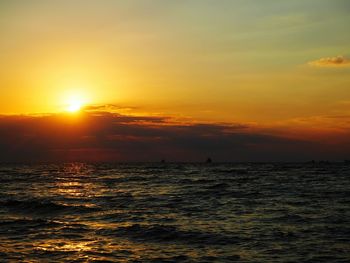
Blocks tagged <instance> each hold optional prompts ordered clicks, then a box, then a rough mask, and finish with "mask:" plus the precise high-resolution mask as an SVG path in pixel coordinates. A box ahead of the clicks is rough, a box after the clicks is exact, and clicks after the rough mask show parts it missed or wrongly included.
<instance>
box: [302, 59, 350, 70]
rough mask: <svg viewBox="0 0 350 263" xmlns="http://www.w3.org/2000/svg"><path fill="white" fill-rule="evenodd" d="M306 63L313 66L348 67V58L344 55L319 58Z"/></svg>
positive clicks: (349, 60) (349, 63)
mask: <svg viewBox="0 0 350 263" xmlns="http://www.w3.org/2000/svg"><path fill="white" fill-rule="evenodd" d="M308 64H309V65H310V66H314V67H349V66H350V59H349V58H346V57H344V56H337V57H329V58H320V59H318V60H315V61H311V62H309V63H308Z"/></svg>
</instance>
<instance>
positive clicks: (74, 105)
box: [67, 101, 83, 112]
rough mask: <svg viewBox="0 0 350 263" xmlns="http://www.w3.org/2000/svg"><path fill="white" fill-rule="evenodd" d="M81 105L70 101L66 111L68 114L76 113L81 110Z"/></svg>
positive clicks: (78, 102)
mask: <svg viewBox="0 0 350 263" xmlns="http://www.w3.org/2000/svg"><path fill="white" fill-rule="evenodd" d="M82 106H83V104H82V103H81V102H80V101H72V102H70V103H69V105H68V107H67V111H69V112H77V111H79V110H80V109H81V107H82Z"/></svg>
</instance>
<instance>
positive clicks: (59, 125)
mask: <svg viewBox="0 0 350 263" xmlns="http://www.w3.org/2000/svg"><path fill="white" fill-rule="evenodd" d="M326 150H327V151H325V152H326V153H327V154H330V151H329V149H326ZM322 152H323V151H320V145H317V144H315V143H314V142H309V141H305V140H296V139H289V138H285V137H283V136H279V135H271V134H264V133H263V132H260V131H256V130H254V129H252V128H251V127H250V126H248V125H245V124H222V123H205V124H203V123H179V122H175V121H174V120H172V119H171V118H168V117H154V116H127V115H122V114H117V113H111V112H102V111H86V112H82V113H81V114H80V115H69V114H56V115H49V116H0V162H14V161H15V162H29V161H30V162H42V161H49V162H57V161H61V162H64V161H159V160H161V159H166V160H167V161H203V160H205V159H206V158H208V157H211V158H212V159H213V160H215V161H295V160H307V159H313V158H315V159H317V157H319V156H318V154H319V153H322ZM320 158H321V157H320Z"/></svg>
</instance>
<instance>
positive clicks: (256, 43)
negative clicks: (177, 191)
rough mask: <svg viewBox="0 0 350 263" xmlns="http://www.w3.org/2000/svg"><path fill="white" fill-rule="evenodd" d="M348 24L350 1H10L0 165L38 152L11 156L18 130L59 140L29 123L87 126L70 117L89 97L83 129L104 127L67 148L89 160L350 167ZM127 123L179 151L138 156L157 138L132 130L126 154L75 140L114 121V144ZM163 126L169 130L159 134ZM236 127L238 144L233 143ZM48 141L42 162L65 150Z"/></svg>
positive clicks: (5, 19) (2, 22)
mask: <svg viewBox="0 0 350 263" xmlns="http://www.w3.org/2000/svg"><path fill="white" fill-rule="evenodd" d="M349 24H350V2H349V1H348V0H306V1H305V0H293V1H280V0H264V1H261V0H215V1H214V0H188V1H183V0H177V1H175V0H173V1H171V0H130V1H117V0H116V1H112V0H84V1H82V0H70V1H68V0H60V1H55V0H50V1H43V0H26V1H24V0H11V1H10V0H2V1H0V34H1V41H0V61H1V63H0V95H1V96H0V115H1V118H0V133H2V134H5V135H3V136H2V138H0V149H2V152H3V154H2V155H1V156H2V157H1V156H0V159H1V158H5V156H7V155H6V154H5V153H4V152H8V151H10V152H13V157H11V158H12V159H16V156H17V155H16V153H18V149H22V148H26V149H27V151H29V152H30V153H28V154H27V155H26V154H25V152H23V154H24V155H23V156H22V157H21V159H23V160H25V159H26V158H28V156H29V155H30V156H36V155H35V154H33V153H32V152H31V150H32V151H33V152H35V151H34V149H38V148H40V147H38V145H35V144H33V140H32V139H30V140H29V139H28V141H29V142H30V144H27V143H23V145H22V146H18V147H19V148H18V147H17V148H14V150H13V149H12V148H11V147H13V144H11V145H8V143H7V142H8V141H9V140H8V138H9V136H10V134H8V133H7V132H8V130H11V131H16V132H17V133H18V134H11V136H13V140H14V142H15V141H17V142H18V138H22V139H23V138H25V136H27V135H28V134H27V133H29V134H30V136H34V135H33V134H36V135H35V136H39V137H38V138H42V137H45V136H49V137H50V134H44V135H43V134H41V135H38V133H40V132H38V131H37V130H36V131H35V132H34V131H33V130H31V129H34V130H35V128H31V127H33V125H34V127H37V126H36V125H41V126H40V127H46V131H47V130H50V129H48V128H49V127H53V126H55V127H56V125H57V122H58V123H60V125H63V124H62V123H61V122H60V121H61V120H62V119H66V121H68V122H71V120H70V119H72V118H73V119H75V120H76V118H79V116H77V115H79V114H78V113H75V114H73V115H75V116H67V112H66V111H67V108H69V107H71V106H70V105H71V104H72V102H73V103H74V102H76V103H77V101H78V102H79V104H84V109H85V110H84V112H83V110H81V113H80V118H81V119H82V120H80V121H84V123H85V122H86V121H90V122H91V124H90V125H89V127H91V126H92V125H93V123H95V122H97V123H102V124H101V125H102V126H101V127H98V129H97V128H96V129H93V130H91V129H90V128H89V129H86V130H84V132H83V131H82V130H81V129H80V128H81V127H80V126H79V125H82V124H77V122H76V121H74V123H76V124H75V128H74V129H73V130H74V131H76V132H77V130H79V131H80V132H81V133H78V134H77V133H75V135H76V136H78V135H79V136H78V137H76V138H75V137H74V138H75V140H73V139H72V138H70V140H73V141H74V143H72V144H74V149H73V148H72V149H70V148H69V147H68V146H67V147H66V148H65V151H70V150H71V151H74V152H83V153H82V154H80V155H79V158H82V159H84V156H87V153H86V152H85V150H86V149H89V150H88V151H90V152H91V151H92V152H94V154H92V155H94V156H97V155H99V156H100V158H97V159H103V157H102V156H108V158H107V157H106V158H107V159H113V158H117V159H120V160H129V159H133V160H138V159H139V160H141V159H142V160H148V159H147V158H149V159H157V158H163V157H162V156H169V157H168V158H169V159H174V160H175V159H176V160H180V159H181V158H180V156H184V157H183V159H186V158H187V159H191V158H192V159H196V158H198V159H200V158H205V157H204V156H206V155H208V154H209V153H212V155H213V151H214V152H216V153H217V159H220V160H224V159H225V160H238V159H240V160H241V159H242V160H249V159H251V160H266V159H271V160H275V159H279V160H280V159H283V160H294V159H295V160H297V159H298V160H299V159H309V158H312V157H313V156H316V157H317V158H327V159H342V158H343V159H344V158H345V159H346V158H349V156H350V139H349V138H350V134H349V128H350V91H349V87H350V51H349V47H350V34H349V33H348V31H349V30H348V25H349ZM111 114H112V115H113V116H114V117H113V118H111ZM68 115H69V114H68ZM71 115H72V114H71ZM19 116H22V117H19ZM57 116H59V117H57ZM87 116H88V117H87ZM57 118H58V119H59V120H60V121H58V120H57ZM118 118H119V119H120V118H122V119H123V118H131V119H132V124H133V125H134V124H135V125H136V126H137V127H134V128H135V129H136V128H139V126H142V127H143V128H144V129H146V131H145V133H147V134H152V136H151V135H149V136H151V138H152V140H156V139H157V138H158V139H159V138H163V139H167V140H170V141H172V142H171V143H169V144H165V143H164V142H162V143H161V144H162V145H163V146H162V147H163V148H162V149H161V150H160V149H159V151H158V152H154V153H153V154H148V155H147V154H146V155H144V153H145V152H147V150H146V149H148V148H147V147H146V146H145V147H146V148H144V150H143V151H141V152H140V153H139V154H138V155H137V154H135V156H136V157H135V156H134V157H131V156H132V154H131V152H133V153H135V150H134V151H132V150H131V149H136V148H138V147H137V146H140V144H139V143H140V141H142V143H145V141H143V140H142V139H145V138H143V137H142V136H141V135H138V136H139V137H137V136H136V137H137V138H135V135H133V132H136V131H134V130H133V132H131V130H130V134H124V135H123V136H124V137H123V138H124V139H125V138H126V137H128V136H129V137H128V138H129V139H130V138H133V143H132V146H130V145H126V146H125V147H126V148H127V149H128V150H125V149H124V150H125V151H124V153H123V154H122V153H121V150H120V149H117V148H118V147H119V148H120V146H117V145H116V146H115V147H113V150H111V149H107V148H106V146H105V145H106V144H107V142H106V141H103V138H102V139H101V138H100V139H101V140H99V141H98V142H97V141H94V143H91V145H90V144H83V145H82V144H81V143H78V142H77V141H78V140H80V139H81V138H82V137H84V136H85V137H86V136H90V137H94V138H97V137H98V135H97V134H96V132H97V130H99V132H102V131H104V130H103V127H106V126H107V127H112V126H113V125H117V127H114V126H113V127H114V128H111V130H108V129H107V128H106V129H107V130H108V132H107V130H106V131H104V132H106V133H108V136H109V137H108V136H107V137H108V138H110V136H112V137H113V136H121V134H119V131H118V132H115V131H116V130H118V127H119V126H118V125H121V124H120V122H119V119H118ZM134 118H136V119H137V118H140V120H139V119H138V120H137V121H136V123H135V120H134ZM144 118H146V119H147V118H151V120H152V121H149V120H148V119H147V120H145V119H144ZM152 118H156V120H153V119H152ZM106 119H107V120H108V122H110V123H108V124H107V123H105V121H106ZM116 119H118V121H117V123H118V124H116ZM10 120H11V121H10ZM85 124H86V123H85ZM122 124H123V125H126V126H128V127H129V125H131V123H130V120H129V119H128V121H127V122H126V123H122ZM11 125H15V126H16V125H17V126H16V127H18V126H21V127H22V130H20V131H19V130H18V129H17V128H14V126H11ZM77 125H78V126H77ZM10 127H12V128H10ZM59 127H62V129H64V128H63V127H65V126H64V125H63V126H58V127H57V129H60V128H59ZM154 127H157V129H161V130H162V131H163V129H165V128H166V131H163V132H164V133H161V134H154V133H151V132H150V130H149V129H151V131H153V129H154ZM179 127H182V128H181V129H180V130H181V132H179ZM185 127H186V129H188V130H186V129H185ZM208 127H210V132H209V131H208V130H207V129H208ZM232 127H234V128H232ZM28 129H29V130H30V131H29V130H28ZM101 129H102V130H101ZM168 129H171V134H173V135H174V136H172V135H170V134H169V133H168V132H169V131H168ZM183 129H185V130H186V132H185V131H183ZM192 129H193V130H192ZM24 130H25V131H26V132H27V133H26V134H25V135H23V131H24ZM227 130H230V132H229V133H230V134H231V135H230V136H233V137H234V138H231V137H230V139H229V140H230V143H226V144H225V143H224V140H222V141H220V140H219V139H220V138H223V137H225V136H226V135H227ZM112 131H113V132H112ZM71 132H73V131H71ZM193 132H194V134H195V135H193ZM6 134H7V135H6ZM175 134H176V135H177V136H180V135H181V134H182V135H181V136H183V137H184V138H186V140H185V141H189V142H191V143H189V145H192V143H193V147H191V149H187V148H186V147H182V146H181V145H182V144H183V143H184V142H183V141H181V140H178V138H177V137H176V136H175ZM190 134H191V136H194V137H191V136H190ZM223 134H225V136H223ZM243 135H244V136H243ZM28 136H29V135H28ZM30 136H29V137H30ZM40 136H41V137H40ZM125 136H126V137H125ZM130 136H131V137H130ZM206 136H207V137H210V136H214V137H215V138H217V140H219V141H220V142H217V143H213V141H211V142H209V139H208V138H207V137H206ZM236 136H238V137H236ZM239 136H243V137H244V138H243V137H239ZM29 137H28V138H29ZM68 137H70V135H69V134H66V135H62V138H61V139H62V140H63V139H64V140H68ZM102 137H103V136H102ZM141 137H142V138H141ZM202 137H203V138H202ZM30 138H31V137H30ZM113 138H114V137H113ZM118 138H120V137H118ZM184 138H183V139H184ZM198 138H202V140H200V141H198V142H196V139H198ZM237 138H241V139H237ZM257 138H259V139H257ZM272 138H273V139H272ZM211 139H212V138H211ZM47 140H48V141H50V142H51V141H53V140H57V138H53V137H52V138H51V137H50V138H48V139H47ZM135 140H136V141H137V142H136V141H135ZM34 141H35V140H34ZM214 141H215V140H214ZM238 141H239V143H238ZM71 142H72V141H71ZM257 142H258V144H259V147H258V148H259V150H257V148H256V147H257V146H256V143H257ZM148 143H149V144H147V145H151V143H150V142H148ZM221 143H223V145H230V147H229V149H226V150H225V149H223V148H225V147H218V146H217V145H221ZM154 144H157V143H156V142H154ZM238 144H239V145H238ZM260 144H263V145H264V146H262V145H260ZM310 144H312V145H313V146H312V147H311V146H310ZM1 145H2V146H1ZM48 145H51V144H50V143H48V142H47V145H45V147H44V148H45V149H46V150H45V151H46V152H45V151H44V153H43V151H40V152H41V153H42V154H41V155H40V154H39V153H38V154H39V155H38V157H37V158H38V159H40V158H44V156H51V155H48V154H47V152H50V153H52V152H55V153H57V152H59V151H60V149H58V148H57V145H51V146H50V147H48ZM194 145H197V146H198V145H201V146H203V147H204V148H203V149H202V148H201V147H197V146H196V147H195V146H194ZM204 145H205V146H204ZM215 145H216V146H215ZM252 145H254V146H252ZM291 145H294V146H293V147H292V146H291ZM180 146H181V147H180ZM214 146H215V147H214ZM1 147H3V148H1ZM21 147H22V148H21ZM149 147H151V146H149ZM235 147H236V148H235ZM10 148H11V149H12V150H11V149H10ZM232 148H235V150H232ZM16 149H17V150H16ZM84 149H85V150H84ZM262 149H265V150H262ZM96 151H97V152H99V154H96ZM148 151H149V150H148ZM111 152H113V153H112V154H111ZM170 152H172V154H170ZM175 152H178V153H177V154H175ZM238 152H240V153H242V156H241V155H240V154H239V153H238ZM267 153H268V156H269V158H266V154H267ZM202 155H203V156H202ZM63 156H67V155H66V154H63ZM72 156H73V157H72V159H74V158H78V157H76V156H77V155H74V154H73V155H72ZM127 156H128V157H127ZM145 156H146V157H147V156H148V157H147V158H146V157H145ZM196 156H197V157H196ZM198 156H200V157H198ZM316 157H315V158H316ZM9 158H10V157H9ZM11 158H10V159H11ZM50 158H52V159H55V158H62V157H57V155H56V154H52V157H50Z"/></svg>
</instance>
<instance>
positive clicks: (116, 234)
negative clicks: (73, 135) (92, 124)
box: [0, 163, 350, 262]
mask: <svg viewBox="0 0 350 263" xmlns="http://www.w3.org/2000/svg"><path fill="white" fill-rule="evenodd" d="M0 262H350V166H349V165H346V164H323V165H321V164H318V165H317V164H273V163H271V164H98V165H97V164H94V165H93V164H83V163H71V164H57V165H55V164H50V165H47V164H45V165H2V166H0Z"/></svg>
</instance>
